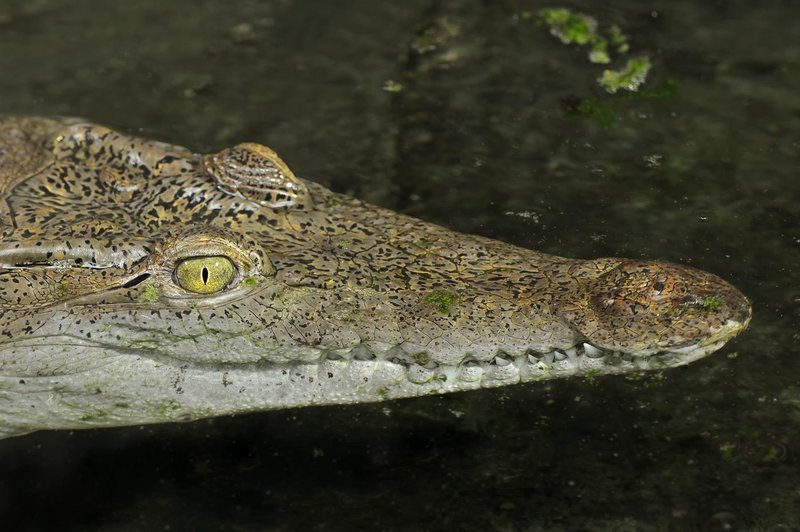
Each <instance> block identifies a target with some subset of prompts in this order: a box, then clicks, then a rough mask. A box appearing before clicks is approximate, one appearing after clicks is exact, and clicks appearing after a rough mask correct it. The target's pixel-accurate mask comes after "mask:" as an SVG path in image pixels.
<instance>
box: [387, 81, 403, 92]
mask: <svg viewBox="0 0 800 532" xmlns="http://www.w3.org/2000/svg"><path fill="white" fill-rule="evenodd" d="M382 88H383V90H385V91H386V92H394V93H397V92H402V91H403V85H402V84H401V83H398V82H397V81H394V80H392V79H387V80H386V81H385V82H384V84H383V87H382Z"/></svg>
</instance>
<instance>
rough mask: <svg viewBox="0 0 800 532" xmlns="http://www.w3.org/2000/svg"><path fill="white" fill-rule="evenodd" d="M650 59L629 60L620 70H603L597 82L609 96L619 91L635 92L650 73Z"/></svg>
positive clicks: (643, 57)
mask: <svg viewBox="0 0 800 532" xmlns="http://www.w3.org/2000/svg"><path fill="white" fill-rule="evenodd" d="M650 66H651V65H650V59H649V58H648V57H647V56H642V57H637V58H634V59H629V60H628V62H627V63H625V66H624V67H623V68H622V69H620V70H605V71H603V75H602V76H600V78H599V79H598V80H597V81H598V83H600V85H601V86H602V87H603V88H604V89H605V90H606V91H607V92H610V93H611V94H614V93H616V92H617V91H619V90H622V89H624V90H628V91H635V90H638V89H639V87H640V86H641V85H642V83H644V82H645V80H646V79H647V73H648V72H650Z"/></svg>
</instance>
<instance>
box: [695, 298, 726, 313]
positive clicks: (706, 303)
mask: <svg viewBox="0 0 800 532" xmlns="http://www.w3.org/2000/svg"><path fill="white" fill-rule="evenodd" d="M724 304H725V300H724V299H722V298H721V297H719V296H710V297H707V298H705V299H704V300H703V301H702V302H701V303H700V305H701V306H702V307H703V308H704V309H706V310H717V309H718V308H720V307H721V306H722V305H724Z"/></svg>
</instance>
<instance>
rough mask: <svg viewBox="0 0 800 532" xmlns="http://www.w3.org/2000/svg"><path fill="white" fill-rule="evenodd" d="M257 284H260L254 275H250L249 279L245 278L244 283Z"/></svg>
mask: <svg viewBox="0 0 800 532" xmlns="http://www.w3.org/2000/svg"><path fill="white" fill-rule="evenodd" d="M257 284H258V281H256V280H255V278H253V277H248V278H247V279H245V280H244V285H245V286H249V287H253V286H255V285H257Z"/></svg>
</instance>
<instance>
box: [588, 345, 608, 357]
mask: <svg viewBox="0 0 800 532" xmlns="http://www.w3.org/2000/svg"><path fill="white" fill-rule="evenodd" d="M583 352H584V353H586V356H587V357H589V358H603V355H604V353H603V352H602V351H600V350H599V349H597V348H596V347H595V346H593V345H592V344H583Z"/></svg>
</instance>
